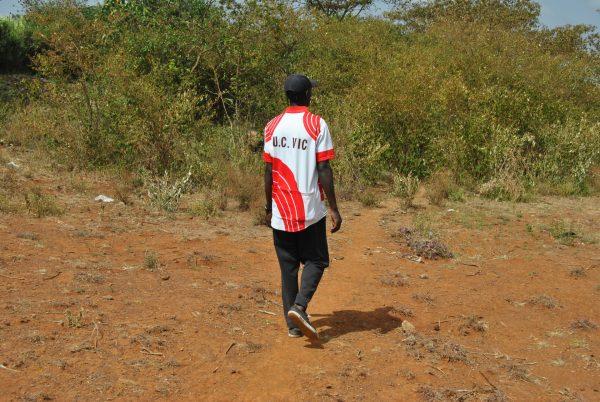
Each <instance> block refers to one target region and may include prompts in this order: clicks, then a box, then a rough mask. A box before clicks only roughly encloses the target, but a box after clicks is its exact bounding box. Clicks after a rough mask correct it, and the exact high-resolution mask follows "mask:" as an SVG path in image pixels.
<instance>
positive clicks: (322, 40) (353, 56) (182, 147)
mask: <svg viewBox="0 0 600 402" xmlns="http://www.w3.org/2000/svg"><path fill="white" fill-rule="evenodd" d="M28 3H29V4H30V7H29V8H28V12H27V14H26V16H25V18H24V20H23V21H25V23H26V25H27V27H28V28H27V29H30V30H31V32H32V33H31V37H32V39H31V40H32V41H33V42H35V43H36V45H35V46H36V49H37V50H36V52H37V53H36V54H35V56H34V57H33V68H34V70H35V72H36V74H38V76H39V77H40V78H43V79H36V80H32V82H31V83H29V85H28V88H29V91H28V95H27V96H28V101H27V102H24V103H23V105H18V106H16V107H18V108H19V110H18V111H17V112H16V113H15V114H12V113H5V112H2V111H0V113H2V114H4V115H5V116H8V117H6V119H7V121H6V124H3V127H2V128H1V129H0V130H2V132H1V133H0V135H2V136H3V137H6V139H7V140H9V141H11V142H14V143H16V144H22V145H27V146H37V147H43V148H44V149H46V150H48V151H50V152H52V153H53V155H54V156H55V157H56V158H57V159H59V160H60V161H61V163H64V164H65V165H67V167H83V168H100V167H105V166H118V167H120V168H126V169H128V170H130V171H134V172H136V171H139V170H140V169H143V170H145V171H147V172H149V174H151V175H154V176H156V175H158V176H160V175H162V174H163V172H165V171H169V172H171V174H172V175H174V176H180V175H183V174H185V173H187V171H188V170H190V169H191V171H192V174H193V181H194V182H193V183H190V186H192V185H196V186H206V187H209V186H218V187H219V188H223V189H224V190H225V191H227V193H228V194H229V195H230V196H233V197H236V198H237V199H238V202H239V204H240V206H241V207H242V208H243V209H244V208H247V207H248V206H249V205H250V204H251V203H252V201H251V200H252V199H254V198H255V197H258V194H257V195H255V194H254V191H253V189H252V187H251V186H248V187H247V188H243V186H240V185H239V184H240V183H246V182H247V180H246V178H248V177H251V176H256V175H258V174H259V172H260V170H259V169H260V150H259V149H258V150H257V148H260V146H258V143H259V140H258V141H257V138H254V139H253V140H252V141H250V140H248V136H247V135H246V134H247V133H248V132H249V131H251V130H257V129H262V127H264V125H265V123H266V122H267V121H268V120H269V119H270V118H271V117H273V116H274V115H276V114H277V113H279V112H280V111H281V110H282V109H283V107H284V106H285V98H284V95H283V93H282V90H281V82H282V81H283V79H284V78H285V75H286V73H287V72H291V71H303V72H306V73H307V74H308V75H310V76H311V77H314V78H316V79H318V80H319V81H320V88H319V89H318V90H317V91H315V96H314V99H313V109H314V110H315V112H317V113H319V114H322V115H323V116H324V117H325V118H326V120H327V121H328V123H329V126H330V128H331V131H332V133H333V137H334V140H335V144H336V149H337V159H336V161H335V162H334V163H335V170H336V176H337V179H338V183H339V187H338V188H340V190H345V191H341V192H342V193H345V194H359V195H361V196H362V192H356V191H355V189H356V188H364V187H368V186H372V185H373V184H378V183H380V182H381V181H383V180H384V179H385V178H387V177H389V174H390V172H396V173H397V174H398V175H399V177H414V178H415V180H416V179H418V180H424V181H426V180H427V179H428V178H430V177H431V180H430V181H429V182H430V183H431V187H432V189H433V191H432V194H433V200H432V201H433V202H434V203H442V202H443V200H444V199H446V198H448V197H452V198H453V199H460V198H461V193H460V191H457V190H456V188H460V187H456V188H455V187H454V186H464V185H465V183H468V184H469V189H475V188H479V190H480V192H481V194H483V195H485V196H488V197H490V198H495V199H499V200H505V199H507V200H523V199H526V198H527V197H529V194H530V193H531V192H532V191H535V190H536V189H537V187H536V186H537V185H540V184H544V185H545V186H546V187H547V189H546V190H544V191H546V192H548V191H550V190H552V188H553V187H557V188H558V187H560V186H563V184H562V183H570V184H569V185H568V188H565V189H561V190H559V191H560V192H566V193H573V194H590V193H592V192H593V191H596V190H594V189H597V188H598V183H597V182H598V179H597V175H595V174H594V172H595V171H596V170H595V169H598V166H599V165H600V151H599V149H600V145H599V144H600V131H599V130H600V129H599V124H600V123H599V118H600V112H599V111H600V103H599V99H600V87H599V86H598V85H597V83H598V70H597V68H596V66H597V62H598V53H597V51H596V50H594V42H593V41H594V35H593V33H592V32H591V31H590V29H589V28H585V27H581V26H573V27H560V28H557V29H552V30H550V29H545V28H540V27H539V24H538V20H537V18H538V14H539V9H538V8H536V7H537V6H536V5H535V3H533V2H531V1H527V0H524V1H519V2H513V1H510V2H509V1H502V2H489V1H483V0H472V1H460V2H455V1H434V2H418V3H416V2H410V4H412V5H411V6H407V4H409V3H407V2H397V4H398V7H399V8H395V9H394V10H393V12H392V13H391V14H390V15H389V18H373V17H359V18H333V17H328V16H324V15H321V14H318V13H314V12H312V11H311V12H308V11H307V10H306V9H305V8H302V7H294V6H292V5H291V4H290V3H288V2H282V1H271V0H266V1H261V2H241V3H239V2H220V3H213V2H206V1H203V0H169V1H163V2H158V1H145V0H131V1H106V2H104V3H103V4H102V5H99V6H98V5H97V6H85V5H81V4H80V2H75V1H72V0H58V1H49V2H45V1H42V2H28ZM406 7H408V8H406ZM536 10H538V11H537V12H536ZM398 21H401V23H397V22H398ZM5 37H7V36H5ZM256 38H260V40H259V41H257V40H256ZM315 54H318V55H319V57H312V56H311V55H315ZM2 60H4V59H3V58H2ZM3 103H4V102H3ZM10 107H13V106H10ZM259 137H260V136H258V138H259ZM440 171H447V172H452V175H451V176H452V181H453V184H452V185H449V184H448V183H445V184H444V178H443V177H442V176H443V175H441V174H439V173H436V172H440ZM223 172H235V175H238V177H240V178H242V179H240V180H238V181H237V182H236V181H235V180H233V181H232V180H230V179H231V178H230V177H229V178H228V177H227V175H226V174H224V173H223ZM396 173H395V174H396ZM410 180H412V179H410ZM433 183H438V184H435V185H434V184H433ZM413 185H414V183H412V182H411V183H406V184H401V183H400V182H398V183H396V184H395V186H394V192H398V193H406V194H407V196H408V194H409V193H410V192H411V191H412V188H413ZM397 186H399V187H398V188H396V187H397ZM403 186H404V188H403ZM352 190H354V191H352ZM368 202H369V201H368ZM169 208H171V206H169Z"/></svg>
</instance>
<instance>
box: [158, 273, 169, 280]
mask: <svg viewBox="0 0 600 402" xmlns="http://www.w3.org/2000/svg"><path fill="white" fill-rule="evenodd" d="M170 278H171V275H169V274H162V275H161V276H160V279H162V280H163V281H168V280H169V279H170Z"/></svg>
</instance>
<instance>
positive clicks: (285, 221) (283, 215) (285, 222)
mask: <svg viewBox="0 0 600 402" xmlns="http://www.w3.org/2000/svg"><path fill="white" fill-rule="evenodd" d="M272 198H273V201H274V202H275V205H277V210H278V211H279V214H280V215H281V220H282V221H283V227H284V228H285V231H286V232H290V231H291V228H290V226H289V223H288V222H289V219H288V218H287V215H286V212H287V210H288V209H289V208H287V207H286V205H285V204H284V202H283V201H282V200H281V197H280V196H279V194H278V193H277V192H275V191H273V197H272Z"/></svg>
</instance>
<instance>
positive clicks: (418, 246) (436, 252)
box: [400, 228, 454, 260]
mask: <svg viewBox="0 0 600 402" xmlns="http://www.w3.org/2000/svg"><path fill="white" fill-rule="evenodd" d="M400 236H401V237H402V238H403V239H404V242H405V243H406V245H407V246H408V247H410V249H411V250H413V251H414V252H415V254H416V255H418V256H419V257H424V258H427V259H430V260H437V259H440V258H453V257H454V255H453V254H452V252H451V251H450V250H449V249H448V247H447V246H446V245H445V244H444V243H442V242H441V241H440V240H438V239H437V238H436V236H435V235H434V233H433V232H432V231H427V232H426V233H425V234H424V233H423V231H420V232H417V231H415V230H411V229H409V228H401V229H400Z"/></svg>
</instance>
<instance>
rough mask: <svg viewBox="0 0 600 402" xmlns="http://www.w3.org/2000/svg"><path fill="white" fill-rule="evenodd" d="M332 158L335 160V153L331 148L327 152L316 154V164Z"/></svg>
mask: <svg viewBox="0 0 600 402" xmlns="http://www.w3.org/2000/svg"><path fill="white" fill-rule="evenodd" d="M333 158H335V151H334V150H333V148H332V149H329V150H327V151H323V152H317V162H323V161H328V160H330V159H333Z"/></svg>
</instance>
